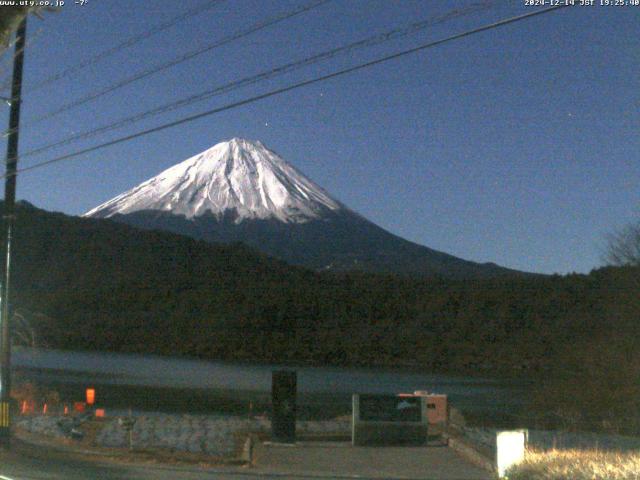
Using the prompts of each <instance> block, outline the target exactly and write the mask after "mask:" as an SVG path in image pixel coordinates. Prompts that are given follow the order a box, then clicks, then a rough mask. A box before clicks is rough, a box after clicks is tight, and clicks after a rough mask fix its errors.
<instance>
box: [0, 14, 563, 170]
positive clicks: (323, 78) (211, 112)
mask: <svg viewBox="0 0 640 480" xmlns="http://www.w3.org/2000/svg"><path fill="white" fill-rule="evenodd" d="M568 6H569V5H559V6H554V7H548V8H544V9H542V10H537V11H535V12H531V13H525V14H523V15H518V16H516V17H511V18H508V19H505V20H499V21H497V22H494V23H491V24H489V25H484V26H482V27H478V28H474V29H472V30H467V31H464V32H462V33H458V34H455V35H452V36H449V37H446V38H443V39H440V40H436V41H434V42H430V43H426V44H423V45H419V46H417V47H413V48H410V49H408V50H403V51H401V52H398V53H394V54H391V55H386V56H384V57H380V58H378V59H376V60H372V61H369V62H366V63H361V64H359V65H355V66H353V67H349V68H345V69H343V70H338V71H337V72H333V73H329V74H327V75H323V76H320V77H316V78H313V79H311V80H305V81H302V82H298V83H295V84H293V85H289V86H287V87H283V88H279V89H276V90H272V91H270V92H267V93H263V94H260V95H256V96H254V97H250V98H247V99H244V100H240V101H237V102H233V103H229V104H227V105H224V106H222V107H218V108H214V109H211V110H207V111H205V112H201V113H198V114H195V115H191V116H188V117H185V118H182V119H180V120H175V121H173V122H169V123H165V124H163V125H159V126H157V127H153V128H149V129H147V130H142V131H140V132H137V133H133V134H131V135H126V136H124V137H120V138H117V139H115V140H111V141H108V142H105V143H101V144H99V145H95V146H93V147H89V148H85V149H82V150H78V151H75V152H72V153H68V154H66V155H61V156H59V157H55V158H52V159H50V160H46V161H44V162H40V163H36V164H34V165H31V166H29V167H25V168H21V169H19V170H18V171H16V172H15V174H14V175H17V174H18V173H22V172H27V171H30V170H35V169H38V168H42V167H44V166H46V165H51V164H53V163H57V162H61V161H64V160H68V159H71V158H75V157H79V156H81V155H84V154H86V153H90V152H95V151H96V150H101V149H103V148H106V147H110V146H113V145H117V144H119V143H124V142H128V141H130V140H134V139H136V138H139V137H143V136H146V135H149V134H152V133H156V132H159V131H162V130H166V129H168V128H172V127H176V126H178V125H182V124H184V123H189V122H193V121H195V120H199V119H201V118H205V117H209V116H211V115H214V114H216V113H220V112H224V111H227V110H231V109H233V108H237V107H241V106H244V105H248V104H250V103H254V102H257V101H259V100H264V99H265V98H269V97H273V96H276V95H280V94H282V93H286V92H290V91H292V90H297V89H299V88H302V87H306V86H309V85H313V84H316V83H319V82H323V81H326V80H330V79H332V78H336V77H339V76H342V75H346V74H348V73H352V72H355V71H359V70H363V69H365V68H369V67H372V66H374V65H378V64H381V63H384V62H388V61H390V60H394V59H396V58H400V57H404V56H406V55H410V54H412V53H416V52H420V51H422V50H426V49H428V48H432V47H435V46H438V45H442V44H444V43H448V42H451V41H454V40H458V39H461V38H464V37H468V36H470V35H474V34H476V33H480V32H485V31H487V30H492V29H494V28H498V27H502V26H504V25H508V24H511V23H515V22H519V21H522V20H525V19H529V18H532V17H535V16H539V15H543V14H545V13H549V12H552V11H556V10H560V9H562V8H566V7H568ZM6 176H7V175H6V174H5V175H2V176H0V178H4V177H6Z"/></svg>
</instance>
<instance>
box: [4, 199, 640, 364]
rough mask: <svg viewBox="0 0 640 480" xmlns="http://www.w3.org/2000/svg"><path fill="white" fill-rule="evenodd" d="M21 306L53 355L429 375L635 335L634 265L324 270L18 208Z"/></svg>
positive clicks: (545, 357)
mask: <svg viewBox="0 0 640 480" xmlns="http://www.w3.org/2000/svg"><path fill="white" fill-rule="evenodd" d="M15 238H16V241H15V257H14V270H13V272H14V277H13V278H14V284H13V288H12V292H13V297H12V299H13V306H14V308H16V309H19V310H20V312H21V315H23V316H25V317H26V318H27V319H28V320H29V321H30V322H31V324H32V325H33V326H34V327H35V329H36V332H37V341H38V342H40V343H41V344H44V345H47V346H49V347H57V348H65V349H96V350H111V351H126V352H139V353H159V354H171V355H176V354H181V355H189V356H196V357H202V358H210V359H227V360H252V361H264V362H295V363H310V364H333V365H347V364H349V365H374V364H375V365H380V364H384V365H403V366H407V365H411V366H415V367H419V368H421V369H423V370H425V371H460V372H463V371H464V372H469V371H481V372H483V373H486V372H492V373H496V372H499V371H503V372H505V373H518V372H523V371H544V370H546V369H547V368H549V367H550V366H551V365H552V364H553V363H554V361H555V359H556V358H559V355H561V354H563V355H566V352H567V351H568V350H571V348H573V346H574V345H578V344H580V343H584V342H593V341H595V339H598V338H605V337H607V336H609V335H611V333H612V332H615V333H616V334H617V335H622V336H626V337H629V338H634V339H640V326H639V324H638V321H637V320H638V314H639V313H640V300H639V298H640V297H639V295H638V294H639V293H640V281H639V276H638V273H639V271H638V269H632V268H606V269H601V270H597V271H594V272H592V273H591V274H589V275H568V276H562V277H561V276H532V277H522V276H518V277H513V278H509V277H504V278H496V279H484V280H480V279H477V280H466V281H464V280H457V281H453V280H446V279H442V278H437V277H433V278H429V279H427V278H423V279H415V278H403V277H397V276H393V275H380V274H378V275H376V274H367V273H342V274H329V273H317V272H313V271H310V270H306V269H303V268H298V267H291V266H289V265H287V264H285V263H283V262H280V261H278V260H274V259H272V258H269V257H267V256H264V255H261V254H259V253H256V252H255V251H253V250H251V249H249V248H248V247H244V246H242V245H239V244H238V245H215V244H210V243H206V242H202V241H197V240H193V239H191V238H187V237H182V236H179V235H174V234H171V233H165V232H154V231H140V230H137V229H135V228H133V227H129V226H126V225H122V224H118V223H115V222H110V221H107V220H96V219H83V218H77V217H70V216H66V215H63V214H57V213H49V212H45V211H43V210H39V209H36V208H34V207H31V206H27V205H22V206H21V207H20V208H19V210H18V217H17V226H16V234H15Z"/></svg>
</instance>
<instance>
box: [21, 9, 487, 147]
mask: <svg viewBox="0 0 640 480" xmlns="http://www.w3.org/2000/svg"><path fill="white" fill-rule="evenodd" d="M492 3H493V2H483V3H477V4H473V5H470V6H469V7H466V8H463V9H454V10H452V11H450V12H447V13H445V14H443V15H439V16H436V17H432V18H427V19H424V20H421V21H420V22H415V23H412V24H410V25H408V26H406V27H403V28H395V29H393V30H390V31H387V32H384V33H380V34H376V35H372V36H369V37H367V38H365V39H363V40H359V41H357V42H352V43H350V44H347V45H343V46H341V47H337V48H334V49H331V50H327V51H324V52H321V53H319V54H316V55H312V56H310V57H307V58H304V59H302V60H298V61H295V62H291V63H287V64H284V65H280V66H278V67H275V68H272V69H271V70H267V71H265V72H261V73H259V74H256V75H252V76H249V77H245V78H242V79H240V80H236V81H233V82H229V83H226V84H224V85H221V86H218V87H215V88H213V89H208V90H205V91H204V92H200V93H197V94H195V95H191V96H189V97H186V98H183V99H180V100H178V101H174V102H170V103H167V104H164V105H161V106H158V107H156V108H153V109H151V110H147V111H145V112H141V113H138V114H135V115H132V116H129V117H126V118H123V119H120V120H118V121H116V122H113V123H111V124H108V125H103V126H101V127H97V128H94V129H91V130H87V131H84V132H80V133H76V134H74V135H71V136H69V137H67V138H64V139H62V140H59V141H57V142H54V143H50V144H47V145H43V146H41V147H38V148H35V149H33V150H30V151H28V152H26V153H24V154H22V156H21V158H26V157H30V156H33V155H38V154H41V153H43V152H45V151H47V150H50V149H51V148H55V147H59V146H61V145H66V144H69V143H72V142H74V141H76V140H80V139H86V138H90V137H92V136H95V135H98V134H101V133H105V132H108V131H111V130H115V129H118V128H121V127H123V126H125V125H130V124H133V123H136V122H139V121H141V120H143V119H145V118H148V117H151V116H154V115H159V114H162V113H166V112H169V111H173V110H176V109H178V108H182V107H186V106H188V105H192V104H194V103H197V102H201V101H203V100H207V99H209V98H212V97H214V96H217V95H221V94H224V93H228V92H230V91H232V90H235V89H238V88H241V87H245V86H248V85H253V84H255V83H258V82H260V81H263V80H268V79H271V78H274V77H276V76H279V75H283V74H285V73H289V72H291V71H294V70H297V69H299V68H302V67H306V66H309V65H312V64H315V63H317V62H320V61H322V60H327V59H331V58H334V57H335V56H337V55H340V54H344V53H348V52H351V51H353V50H355V49H358V48H364V47H371V46H374V45H379V44H382V43H384V42H387V41H390V40H395V39H398V38H401V37H404V36H407V35H410V34H413V33H416V32H419V31H421V30H424V29H425V28H427V27H430V26H433V25H438V24H442V23H444V22H446V21H449V20H453V19H456V18H459V17H462V16H465V15H469V14H471V13H476V12H478V11H481V10H485V9H487V8H489V6H491V5H492Z"/></svg>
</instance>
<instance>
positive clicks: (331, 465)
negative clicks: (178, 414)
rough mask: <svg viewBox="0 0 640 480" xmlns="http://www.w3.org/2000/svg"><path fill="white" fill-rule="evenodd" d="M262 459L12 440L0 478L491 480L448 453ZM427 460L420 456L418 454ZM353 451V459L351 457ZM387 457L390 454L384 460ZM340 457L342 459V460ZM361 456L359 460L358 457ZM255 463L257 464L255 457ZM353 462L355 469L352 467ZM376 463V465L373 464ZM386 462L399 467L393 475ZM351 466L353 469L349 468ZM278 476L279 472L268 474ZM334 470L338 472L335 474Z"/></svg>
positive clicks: (315, 451) (302, 454)
mask: <svg viewBox="0 0 640 480" xmlns="http://www.w3.org/2000/svg"><path fill="white" fill-rule="evenodd" d="M267 450H271V451H270V452H269V455H268V461H265V462H260V461H259V462H258V465H257V466H255V467H250V468H247V467H241V466H237V467H235V466H229V467H215V468H201V467H198V466H195V465H194V466H176V467H172V466H164V465H158V464H153V463H146V464H136V465H134V464H126V463H122V462H119V461H114V460H113V459H109V458H107V457H99V456H95V455H92V456H85V455H79V454H76V453H68V452H64V451H61V450H52V449H47V448H43V447H41V446H32V445H29V444H25V443H22V442H20V441H14V444H13V447H12V449H11V450H10V451H3V450H0V480H125V479H127V480H204V479H207V480H212V479H216V480H256V479H258V478H260V479H278V480H287V479H291V480H297V479H330V478H345V479H346V478H349V479H355V478H357V479H358V480H366V479H383V478H386V479H392V478H403V479H407V478H413V479H418V478H420V479H425V480H486V479H490V478H493V477H492V476H491V475H489V474H488V473H487V472H484V471H482V470H479V469H476V468H475V467H473V466H471V465H469V464H468V463H467V462H465V461H464V460H463V459H461V458H459V457H457V456H456V455H455V454H454V453H453V452H451V451H449V449H447V448H444V449H428V450H425V449H421V451H420V453H421V455H417V456H416V455H413V454H414V453H417V450H416V451H413V452H412V451H410V450H411V449H403V450H402V451H401V452H400V453H398V452H399V450H390V449H375V450H376V451H375V452H374V451H369V449H357V452H354V451H353V450H352V451H351V452H350V453H349V452H347V451H346V450H344V449H340V451H343V450H344V452H343V453H339V451H338V450H336V449H335V448H332V447H329V449H327V447H313V446H307V447H305V448H303V449H297V448H293V449H292V448H286V447H285V448H277V447H276V448H275V450H274V447H266V449H262V451H261V452H259V455H260V456H264V455H265V453H266V452H267ZM425 452H426V453H427V457H429V458H424V457H423V455H424V453H425ZM354 453H355V457H354V456H353V455H354ZM389 455H390V456H389ZM343 457H344V458H343ZM360 457H362V458H360ZM258 460H260V459H259V458H258ZM358 464H360V466H359V467H358ZM376 464H378V465H376ZM392 464H396V465H398V466H400V465H402V467H404V468H402V467H401V468H399V470H398V471H396V469H394V468H392ZM354 468H355V470H354ZM274 472H279V473H274ZM338 472H339V473H338Z"/></svg>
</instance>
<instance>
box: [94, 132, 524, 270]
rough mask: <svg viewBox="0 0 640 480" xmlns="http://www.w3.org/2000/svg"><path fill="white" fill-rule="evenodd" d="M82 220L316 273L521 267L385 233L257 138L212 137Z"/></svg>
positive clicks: (95, 209)
mask: <svg viewBox="0 0 640 480" xmlns="http://www.w3.org/2000/svg"><path fill="white" fill-rule="evenodd" d="M85 216H88V217H96V218H111V219H113V220H116V221H119V222H122V223H127V224H130V225H133V226H137V227H140V228H145V229H160V230H167V231H171V232H175V233H179V234H184V235H189V236H191V237H194V238H197V239H201V240H206V241H210V242H222V243H231V242H242V243H245V244H247V245H250V246H252V247H254V248H256V249H258V250H260V251H262V252H264V253H267V254H269V255H272V256H275V257H277V258H279V259H282V260H285V261H287V262H289V263H292V264H295V265H303V266H306V267H310V268H314V269H316V270H325V269H329V270H364V271H378V272H393V273H404V274H418V275H440V276H447V277H455V278H466V277H486V276H496V275H504V274H518V273H520V272H515V271H513V270H509V269H505V268H502V267H499V266H497V265H495V264H479V263H475V262H471V261H467V260H463V259H460V258H457V257H454V256H452V255H448V254H446V253H443V252H439V251H436V250H432V249H430V248H427V247H424V246H421V245H418V244H415V243H412V242H409V241H407V240H404V239H402V238H400V237H398V236H396V235H393V234H392V233H390V232H387V231H386V230H384V229H382V228H380V227H379V226H377V225H375V224H374V223H372V222H370V221H369V220H367V219H365V218H364V217H362V216H361V215H359V214H357V213H355V212H354V211H352V210H350V209H349V208H347V207H346V206H344V205H343V204H342V203H340V202H339V201H337V200H335V199H333V198H331V197H330V196H329V194H327V193H326V192H325V191H324V190H323V189H322V188H321V187H319V186H318V185H316V184H315V183H313V182H312V181H311V180H309V179H308V178H306V177H305V176H304V175H303V174H301V173H300V172H299V171H298V170H296V169H295V168H294V167H293V166H291V165H290V164H288V163H287V162H286V161H285V160H283V159H282V158H281V157H279V156H278V155H277V154H275V153H274V152H272V151H271V150H269V149H267V148H266V147H265V146H264V145H263V144H262V143H260V142H251V141H248V140H242V139H232V140H230V141H228V142H222V143H219V144H217V145H215V146H214V147H212V148H210V149H209V150H207V151H205V152H203V153H201V154H199V155H196V156H194V157H192V158H190V159H188V160H185V161H184V162H182V163H179V164H177V165H175V166H173V167H171V168H169V169H168V170H165V171H164V172H162V173H160V174H159V175H157V176H155V177H153V178H151V179H150V180H147V181H146V182H144V183H142V184H140V185H139V186H137V187H135V188H133V189H131V190H129V191H127V192H124V193H122V194H121V195H118V196H117V197H115V198H114V199H112V200H110V201H108V202H106V203H104V204H102V205H100V206H98V207H96V208H94V209H93V210H90V211H89V212H87V213H86V214H85Z"/></svg>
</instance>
